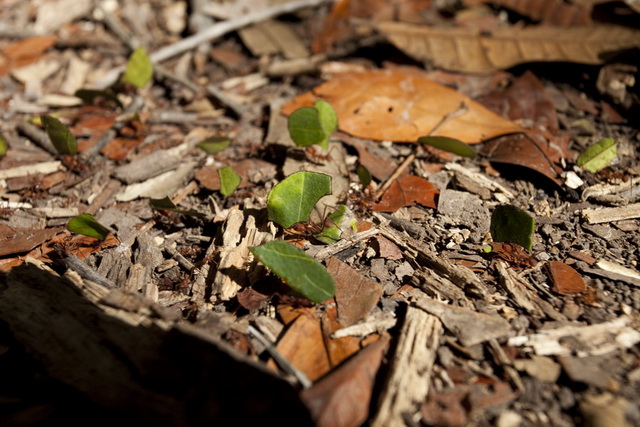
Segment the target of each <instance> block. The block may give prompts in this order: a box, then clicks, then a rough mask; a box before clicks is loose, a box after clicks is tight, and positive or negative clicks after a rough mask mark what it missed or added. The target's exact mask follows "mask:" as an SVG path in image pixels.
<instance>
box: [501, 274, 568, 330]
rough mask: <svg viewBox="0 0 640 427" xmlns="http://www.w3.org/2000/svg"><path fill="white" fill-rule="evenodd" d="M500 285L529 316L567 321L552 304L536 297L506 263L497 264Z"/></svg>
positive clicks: (529, 286) (529, 287)
mask: <svg viewBox="0 0 640 427" xmlns="http://www.w3.org/2000/svg"><path fill="white" fill-rule="evenodd" d="M496 269H497V271H498V277H499V283H500V285H501V286H502V287H503V288H504V290H505V291H507V293H508V294H509V296H510V297H511V298H512V301H513V302H514V303H515V304H516V305H517V306H518V307H520V308H522V309H524V310H526V311H527V312H528V313H529V314H531V315H533V316H535V317H537V318H544V316H545V314H546V315H547V316H549V318H551V319H554V320H567V318H566V317H565V316H564V315H562V313H559V312H558V311H556V310H555V309H554V308H553V306H552V305H551V304H549V303H548V302H547V301H545V300H543V299H541V298H540V297H539V296H537V295H535V294H534V293H533V292H532V291H530V289H531V285H529V284H528V283H527V282H526V281H525V280H524V279H523V278H522V277H520V276H518V274H517V273H516V272H515V271H513V270H510V269H508V268H507V267H506V265H505V263H503V262H501V261H498V262H496Z"/></svg>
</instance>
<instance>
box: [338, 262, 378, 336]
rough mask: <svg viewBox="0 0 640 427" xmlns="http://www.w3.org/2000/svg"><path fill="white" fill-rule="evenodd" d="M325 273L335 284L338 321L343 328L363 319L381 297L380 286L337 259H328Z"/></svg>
mask: <svg viewBox="0 0 640 427" xmlns="http://www.w3.org/2000/svg"><path fill="white" fill-rule="evenodd" d="M327 271H329V274H331V276H332V277H333V279H334V281H335V282H336V296H335V298H336V305H337V307H338V319H339V320H340V321H341V322H342V323H344V324H345V326H349V325H352V324H354V323H356V322H358V321H359V320H362V319H364V318H365V317H366V316H367V315H368V314H369V312H370V311H371V310H372V309H373V308H374V307H375V306H376V304H377V303H378V301H379V300H380V297H381V296H382V286H380V284H379V283H377V282H374V281H373V280H370V279H367V278H366V277H364V276H362V275H361V274H360V273H358V272H357V271H356V270H354V269H353V268H351V267H349V266H348V265H347V264H345V263H344V262H342V261H340V260H339V259H338V258H329V260H328V261H327Z"/></svg>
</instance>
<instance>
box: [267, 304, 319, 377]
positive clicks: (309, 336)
mask: <svg viewBox="0 0 640 427" xmlns="http://www.w3.org/2000/svg"><path fill="white" fill-rule="evenodd" d="M276 348H277V349H278V351H279V352H280V354H282V355H283V356H284V357H285V358H286V359H287V360H289V362H291V364H293V366H295V367H296V368H297V369H299V370H300V371H301V372H302V373H303V374H305V375H306V377H307V378H309V379H310V380H311V381H315V380H317V379H318V378H320V377H322V376H323V375H324V374H326V373H327V372H329V370H330V369H331V365H330V363H329V357H328V356H327V350H326V348H325V346H324V339H323V335H322V327H321V326H320V320H319V319H318V318H317V317H316V315H315V311H314V310H303V311H302V313H301V314H300V315H299V316H298V317H297V318H296V320H295V321H294V322H293V323H292V324H291V326H290V327H289V329H287V332H286V333H285V334H284V336H283V337H282V338H281V339H280V341H278V345H277V347H276Z"/></svg>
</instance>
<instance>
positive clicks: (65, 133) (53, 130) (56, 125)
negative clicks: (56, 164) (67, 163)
mask: <svg viewBox="0 0 640 427" xmlns="http://www.w3.org/2000/svg"><path fill="white" fill-rule="evenodd" d="M40 120H41V121H42V125H43V126H44V131H45V132H46V133H47V135H48V136H49V139H50V140H51V142H52V143H53V146H54V147H55V149H56V151H57V152H58V153H60V154H76V153H77V152H78V142H77V141H76V137H75V136H73V135H72V134H71V132H70V131H69V128H68V127H67V126H65V124H64V123H62V122H61V121H60V120H58V119H56V118H55V117H51V116H40Z"/></svg>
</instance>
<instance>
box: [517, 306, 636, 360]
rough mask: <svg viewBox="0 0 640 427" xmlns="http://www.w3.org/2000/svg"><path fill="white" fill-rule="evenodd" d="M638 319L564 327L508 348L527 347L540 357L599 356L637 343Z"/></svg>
mask: <svg viewBox="0 0 640 427" xmlns="http://www.w3.org/2000/svg"><path fill="white" fill-rule="evenodd" d="M639 325H640V319H639V318H638V317H637V316H636V317H630V316H620V317H618V318H617V319H615V320H611V321H609V322H603V323H598V324H596V325H588V326H564V327H562V328H557V329H549V330H543V331H540V332H539V333H537V334H532V335H522V336H517V337H513V338H510V339H509V342H508V344H509V345H511V346H527V347H531V348H532V349H533V351H534V352H535V353H536V354H537V355H539V356H552V355H554V356H567V355H572V354H574V355H576V356H578V357H584V356H599V355H603V354H607V353H610V352H612V351H614V350H617V349H620V348H629V347H632V346H634V345H635V344H637V343H638V342H640V332H638V326H639Z"/></svg>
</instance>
